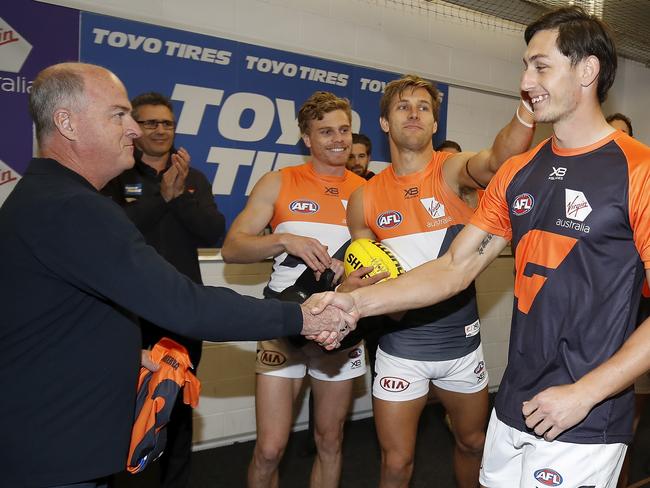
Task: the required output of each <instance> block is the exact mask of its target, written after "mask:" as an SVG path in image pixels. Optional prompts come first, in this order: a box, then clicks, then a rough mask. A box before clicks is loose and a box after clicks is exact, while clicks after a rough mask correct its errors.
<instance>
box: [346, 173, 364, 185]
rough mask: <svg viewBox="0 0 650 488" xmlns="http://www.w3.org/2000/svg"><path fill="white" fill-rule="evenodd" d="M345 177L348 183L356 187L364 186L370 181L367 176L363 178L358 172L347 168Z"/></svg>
mask: <svg viewBox="0 0 650 488" xmlns="http://www.w3.org/2000/svg"><path fill="white" fill-rule="evenodd" d="M345 179H346V181H347V182H348V183H350V184H351V185H353V186H355V187H359V186H363V185H366V184H367V183H368V181H367V180H366V179H365V178H362V177H361V176H359V175H358V174H356V173H353V172H352V171H349V170H347V169H346V170H345Z"/></svg>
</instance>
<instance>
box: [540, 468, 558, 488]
mask: <svg viewBox="0 0 650 488" xmlns="http://www.w3.org/2000/svg"><path fill="white" fill-rule="evenodd" d="M533 476H534V477H535V480H536V481H537V482H539V483H541V484H543V485H544V486H560V485H561V484H562V481H563V480H562V476H561V475H560V473H558V472H557V471H555V470H554V469H550V468H544V469H538V470H537V471H535V474H534V475H533Z"/></svg>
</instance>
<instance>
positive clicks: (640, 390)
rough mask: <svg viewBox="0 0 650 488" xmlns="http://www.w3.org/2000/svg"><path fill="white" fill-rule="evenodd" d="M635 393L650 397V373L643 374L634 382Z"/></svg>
mask: <svg viewBox="0 0 650 488" xmlns="http://www.w3.org/2000/svg"><path fill="white" fill-rule="evenodd" d="M634 393H636V394H637V395H650V373H643V374H642V375H641V376H639V377H638V378H637V379H636V380H634Z"/></svg>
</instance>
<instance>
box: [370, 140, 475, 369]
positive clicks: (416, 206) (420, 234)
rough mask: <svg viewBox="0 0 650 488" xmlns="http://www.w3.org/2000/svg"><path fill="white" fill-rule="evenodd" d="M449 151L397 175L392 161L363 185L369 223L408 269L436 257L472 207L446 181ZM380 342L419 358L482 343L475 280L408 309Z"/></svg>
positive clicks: (445, 355) (459, 352) (454, 354)
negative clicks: (418, 168)
mask: <svg viewBox="0 0 650 488" xmlns="http://www.w3.org/2000/svg"><path fill="white" fill-rule="evenodd" d="M450 155H451V154H450V153H445V152H435V153H434V155H433V158H432V160H431V161H430V162H429V164H428V165H427V166H426V167H425V168H424V169H423V170H421V171H418V172H417V173H413V174H410V175H405V176H397V175H396V174H395V172H394V171H393V167H392V166H389V167H387V168H386V169H385V170H384V171H382V172H381V173H379V174H378V175H377V176H375V177H374V178H372V179H371V180H369V181H368V183H367V184H366V186H365V188H364V199H363V208H364V218H365V222H366V225H367V226H368V228H369V229H370V230H372V232H373V233H374V234H375V236H377V238H378V239H379V240H380V241H381V242H382V243H383V244H384V245H385V246H387V247H388V248H389V249H390V250H391V252H393V254H394V255H395V257H396V258H397V260H398V261H399V262H400V263H401V264H402V266H403V267H404V269H405V270H406V271H408V270H410V269H413V268H415V267H416V266H419V265H421V264H423V263H426V262H427V261H431V260H432V259H436V258H437V257H439V256H441V255H442V254H444V253H445V251H447V249H448V248H449V245H450V244H451V241H452V240H453V239H454V237H455V236H456V235H457V234H458V233H459V232H460V231H461V230H462V228H463V226H464V225H465V223H467V222H468V221H469V218H470V217H471V215H472V213H473V211H472V209H471V208H470V207H469V206H468V205H467V204H466V203H465V202H463V201H462V200H461V199H460V197H458V195H456V194H455V193H454V192H453V191H452V189H451V188H450V187H449V186H448V185H447V183H446V182H445V181H444V178H443V174H442V166H443V164H444V162H445V160H446V159H447V158H448V157H449V156H450ZM389 330H390V332H389V333H387V334H385V335H383V336H382V337H381V339H380V341H379V345H380V347H381V349H382V350H383V351H385V352H387V353H389V354H391V355H393V356H398V357H402V358H405V359H414V360H419V361H446V360H450V359H456V358H459V357H463V356H465V355H467V354H469V353H470V352H472V351H473V350H475V349H476V348H477V347H478V346H479V344H480V342H481V338H480V334H479V322H478V312H477V308H476V292H475V288H474V284H472V285H470V286H469V287H468V288H467V289H466V290H464V291H462V292H461V293H459V294H458V295H456V296H455V297H452V298H449V299H448V300H445V301H444V302H441V303H439V304H436V305H433V306H431V307H425V308H422V309H418V310H410V311H408V312H407V313H406V314H405V315H404V317H403V318H402V319H401V320H400V321H399V322H394V323H393V324H392V327H390V329H389Z"/></svg>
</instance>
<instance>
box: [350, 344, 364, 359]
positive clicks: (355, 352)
mask: <svg viewBox="0 0 650 488" xmlns="http://www.w3.org/2000/svg"><path fill="white" fill-rule="evenodd" d="M361 354H363V351H362V350H361V348H360V347H355V348H354V349H352V350H351V351H350V352H349V353H348V357H349V358H350V359H354V358H358V357H359V356H361Z"/></svg>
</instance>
